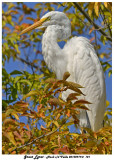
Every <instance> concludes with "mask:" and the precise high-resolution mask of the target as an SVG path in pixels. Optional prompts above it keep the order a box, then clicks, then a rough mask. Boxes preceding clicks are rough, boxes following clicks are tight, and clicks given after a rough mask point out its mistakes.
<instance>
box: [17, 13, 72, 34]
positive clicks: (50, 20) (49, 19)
mask: <svg viewBox="0 0 114 160" xmlns="http://www.w3.org/2000/svg"><path fill="white" fill-rule="evenodd" d="M50 25H58V26H61V27H64V28H67V29H68V30H69V34H70V33H71V23H70V20H69V19H68V17H67V16H66V15H65V14H64V13H63V12H58V11H51V12H48V13H47V14H45V15H44V16H43V17H42V18H41V19H40V20H39V21H38V22H36V23H34V24H32V25H31V26H29V27H27V28H26V29H24V30H23V31H22V32H21V33H20V35H21V34H24V33H26V32H28V31H30V30H33V29H36V28H38V29H41V28H47V27H48V26H50ZM69 36H70V35H69Z"/></svg>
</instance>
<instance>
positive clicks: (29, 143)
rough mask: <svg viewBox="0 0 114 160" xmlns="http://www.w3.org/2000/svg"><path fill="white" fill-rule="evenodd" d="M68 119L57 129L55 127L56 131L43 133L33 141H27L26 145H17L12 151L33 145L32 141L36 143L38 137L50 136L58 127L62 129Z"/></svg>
mask: <svg viewBox="0 0 114 160" xmlns="http://www.w3.org/2000/svg"><path fill="white" fill-rule="evenodd" d="M66 121H67V120H65V121H64V122H63V124H62V125H61V126H59V127H58V128H57V129H55V130H54V131H52V132H49V133H47V134H43V135H41V136H39V137H37V138H35V139H33V140H32V141H31V142H27V143H25V144H24V145H21V146H19V147H16V148H15V149H13V150H12V151H11V152H13V151H17V149H20V148H23V147H25V146H28V145H31V144H32V143H34V142H35V141H37V140H38V139H41V138H44V137H47V136H49V135H51V134H53V133H55V132H56V131H57V130H58V129H60V128H61V127H62V126H63V125H64V124H65V123H66Z"/></svg>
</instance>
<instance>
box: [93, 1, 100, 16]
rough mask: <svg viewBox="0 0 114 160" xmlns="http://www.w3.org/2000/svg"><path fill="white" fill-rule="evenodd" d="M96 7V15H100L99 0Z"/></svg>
mask: <svg viewBox="0 0 114 160" xmlns="http://www.w3.org/2000/svg"><path fill="white" fill-rule="evenodd" d="M94 9H95V13H96V15H97V16H98V15H99V2H95V5H94Z"/></svg>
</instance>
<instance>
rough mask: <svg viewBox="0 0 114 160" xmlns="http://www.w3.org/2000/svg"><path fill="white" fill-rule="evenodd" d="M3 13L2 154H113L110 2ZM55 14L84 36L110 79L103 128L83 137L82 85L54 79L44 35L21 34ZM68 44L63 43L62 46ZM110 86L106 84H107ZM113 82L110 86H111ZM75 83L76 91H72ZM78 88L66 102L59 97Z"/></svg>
mask: <svg viewBox="0 0 114 160" xmlns="http://www.w3.org/2000/svg"><path fill="white" fill-rule="evenodd" d="M2 5H3V7H2V8H3V12H2V65H3V67H2V69H3V70H2V95H3V101H2V110H3V112H2V119H3V126H2V131H3V133H2V134H3V135H2V138H3V139H2V144H3V154H8V153H9V154H29V153H31V154H59V153H66V154H111V150H112V148H111V104H112V103H111V97H112V96H111V90H110V88H111V74H112V67H111V53H112V47H111V41H112V38H111V37H112V3H111V2H104V3H103V2H102V3H101V2H89V3H87V2H86V3H85V2H80V3H76V2H74V3H72V2H70V3H66V2H64V3H55V2H54V3H52V2H51V3H23V2H18V3H11V2H9V3H8V2H7V3H5V2H4V3H3V4H2ZM51 10H59V11H63V12H65V13H66V14H67V16H68V17H69V19H70V20H71V25H72V36H78V35H81V36H85V37H87V38H88V39H90V42H91V43H92V44H93V45H94V47H95V50H96V52H97V55H98V56H99V59H100V61H101V64H102V66H103V69H104V73H105V77H106V86H107V95H108V96H107V97H108V100H109V101H110V102H109V101H107V108H106V112H105V116H104V126H105V127H104V128H102V129H101V130H99V131H98V132H93V131H91V130H90V129H88V128H86V129H85V130H87V133H86V134H85V133H82V134H79V131H78V129H77V127H78V122H79V121H78V118H77V117H78V114H79V112H78V111H77V110H76V109H77V108H82V109H87V108H86V106H85V104H87V103H88V102H87V101H78V100H76V103H75V104H74V105H73V104H72V102H71V100H73V99H76V98H77V97H78V96H80V94H82V93H81V91H80V88H81V86H79V85H78V84H72V83H70V82H66V79H67V77H68V76H69V75H68V73H66V74H65V75H64V77H63V80H62V81H59V80H56V79H55V75H54V73H52V72H51V71H49V70H48V68H47V66H46V64H45V62H44V60H43V56H42V53H41V37H42V32H40V31H37V32H34V31H33V32H30V33H28V34H26V35H22V36H21V37H20V36H19V33H20V32H21V31H22V30H23V29H24V28H25V27H27V26H29V25H30V24H32V23H33V22H35V21H37V20H39V17H41V16H42V15H44V13H46V12H48V11H51ZM64 44H65V42H64V41H63V42H60V43H59V45H60V47H63V46H64ZM107 82H108V84H107ZM109 82H110V84H109ZM72 85H74V86H75V87H72ZM68 88H70V89H74V88H75V91H76V94H75V95H72V94H71V95H69V97H68V99H67V103H66V102H64V101H63V100H62V99H60V98H58V94H60V93H62V91H64V90H66V89H68Z"/></svg>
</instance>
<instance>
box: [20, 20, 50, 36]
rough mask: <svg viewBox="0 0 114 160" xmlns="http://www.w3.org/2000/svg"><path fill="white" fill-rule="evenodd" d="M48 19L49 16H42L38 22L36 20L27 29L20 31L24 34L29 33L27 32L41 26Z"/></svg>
mask: <svg viewBox="0 0 114 160" xmlns="http://www.w3.org/2000/svg"><path fill="white" fill-rule="evenodd" d="M46 20H47V17H46V18H42V19H41V20H39V21H38V22H35V23H34V24H32V25H31V26H29V27H27V28H25V29H24V30H23V31H22V32H21V33H20V35H22V34H24V33H27V32H29V31H31V30H33V29H35V28H37V27H40V26H41V25H42V24H43V22H45V21H46Z"/></svg>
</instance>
